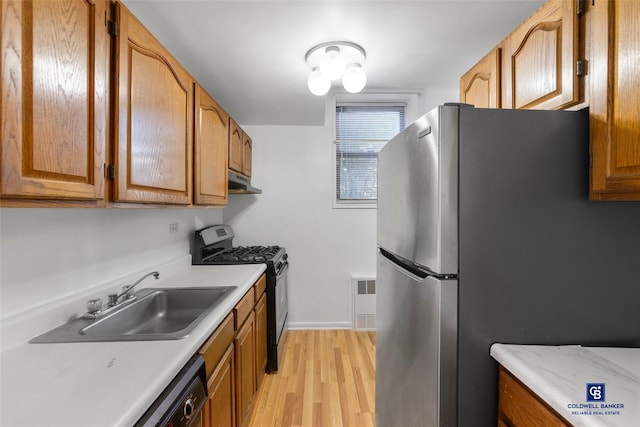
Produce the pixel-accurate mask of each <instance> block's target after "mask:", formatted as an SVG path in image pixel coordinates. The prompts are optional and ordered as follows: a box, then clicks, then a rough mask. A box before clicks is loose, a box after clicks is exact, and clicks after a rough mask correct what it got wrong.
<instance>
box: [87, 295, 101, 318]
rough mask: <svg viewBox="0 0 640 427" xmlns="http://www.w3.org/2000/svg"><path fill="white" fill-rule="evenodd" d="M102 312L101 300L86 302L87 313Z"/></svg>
mask: <svg viewBox="0 0 640 427" xmlns="http://www.w3.org/2000/svg"><path fill="white" fill-rule="evenodd" d="M100 311H102V299H101V298H96V299H90V300H89V301H87V313H90V314H95V313H98V312H100Z"/></svg>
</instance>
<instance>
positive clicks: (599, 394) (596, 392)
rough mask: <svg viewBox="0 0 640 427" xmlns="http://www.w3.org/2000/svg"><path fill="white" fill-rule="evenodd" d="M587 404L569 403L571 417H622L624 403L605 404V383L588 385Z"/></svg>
mask: <svg viewBox="0 0 640 427" xmlns="http://www.w3.org/2000/svg"><path fill="white" fill-rule="evenodd" d="M586 386H587V401H586V403H569V404H568V405H567V408H569V409H570V410H571V415H597V416H611V415H621V413H622V411H623V410H624V403H617V402H616V403H605V396H606V394H605V390H606V385H605V383H587V384H586Z"/></svg>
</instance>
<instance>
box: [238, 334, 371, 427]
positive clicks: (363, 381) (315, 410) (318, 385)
mask: <svg viewBox="0 0 640 427" xmlns="http://www.w3.org/2000/svg"><path fill="white" fill-rule="evenodd" d="M375 344H376V336H375V332H354V331H350V330H313V331H289V335H288V336H287V342H286V347H287V348H286V353H285V355H284V361H283V363H282V366H281V367H280V369H279V371H278V373H276V374H272V375H266V376H265V377H264V380H263V382H262V384H261V386H260V390H259V392H258V395H257V396H256V402H255V406H254V410H253V414H252V417H251V422H250V424H249V425H250V426H251V427H276V426H277V427H294V426H295V427H297V426H301V427H308V426H319V427H348V426H351V427H369V426H375V406H374V405H375Z"/></svg>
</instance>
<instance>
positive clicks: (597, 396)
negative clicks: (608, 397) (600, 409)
mask: <svg viewBox="0 0 640 427" xmlns="http://www.w3.org/2000/svg"><path fill="white" fill-rule="evenodd" d="M604 387H605V385H604V383H587V402H604V401H605V400H604Z"/></svg>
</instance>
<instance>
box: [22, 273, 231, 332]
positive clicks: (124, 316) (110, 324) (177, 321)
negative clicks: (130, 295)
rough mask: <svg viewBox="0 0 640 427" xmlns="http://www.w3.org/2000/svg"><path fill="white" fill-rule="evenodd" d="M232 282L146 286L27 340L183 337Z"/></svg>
mask: <svg viewBox="0 0 640 427" xmlns="http://www.w3.org/2000/svg"><path fill="white" fill-rule="evenodd" d="M233 289H235V286H224V287H215V288H168V289H158V288H148V289H143V290H141V291H139V292H137V293H136V294H135V296H136V298H135V300H134V301H132V302H125V303H123V304H122V307H121V308H120V307H118V306H117V307H116V308H115V309H114V311H113V312H111V313H109V314H105V315H104V316H102V317H99V318H98V319H95V320H87V319H76V320H72V321H71V322H69V323H66V324H65V325H62V326H60V327H58V328H56V329H53V330H51V331H49V332H47V333H45V334H43V335H40V336H38V337H36V338H34V339H33V340H31V341H30V342H32V343H43V342H48V343H51V342H87V341H149V340H174V339H181V338H186V337H187V336H189V334H190V333H191V331H193V329H195V328H196V327H197V326H198V324H199V323H200V322H201V321H202V320H203V319H204V318H205V317H206V316H207V315H208V314H209V313H211V312H212V311H213V310H214V309H215V308H216V307H217V306H218V305H219V304H220V303H221V302H222V301H223V300H224V299H225V297H226V296H227V295H229V294H230V292H231V291H232V290H233Z"/></svg>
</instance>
